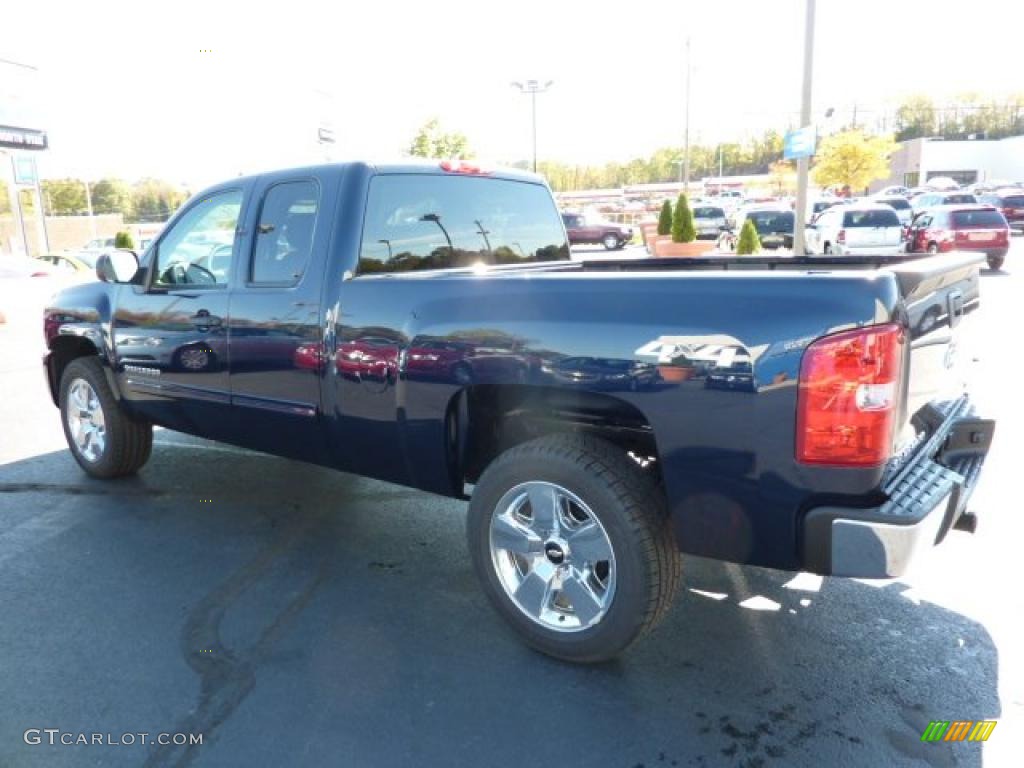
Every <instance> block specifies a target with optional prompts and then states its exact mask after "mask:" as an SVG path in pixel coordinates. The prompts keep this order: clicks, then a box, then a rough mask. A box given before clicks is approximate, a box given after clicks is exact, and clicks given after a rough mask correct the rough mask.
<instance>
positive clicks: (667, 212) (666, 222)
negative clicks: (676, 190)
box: [658, 200, 672, 235]
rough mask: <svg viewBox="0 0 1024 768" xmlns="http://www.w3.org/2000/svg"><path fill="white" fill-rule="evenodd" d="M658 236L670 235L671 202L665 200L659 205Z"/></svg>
mask: <svg viewBox="0 0 1024 768" xmlns="http://www.w3.org/2000/svg"><path fill="white" fill-rule="evenodd" d="M658 234H659V235H670V234H672V201H671V200H666V201H665V202H664V203H662V204H661V215H660V216H658Z"/></svg>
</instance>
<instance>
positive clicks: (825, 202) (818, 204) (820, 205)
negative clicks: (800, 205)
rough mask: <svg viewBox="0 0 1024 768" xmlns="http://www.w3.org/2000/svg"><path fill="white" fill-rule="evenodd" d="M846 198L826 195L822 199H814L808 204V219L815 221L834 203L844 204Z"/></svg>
mask: <svg viewBox="0 0 1024 768" xmlns="http://www.w3.org/2000/svg"><path fill="white" fill-rule="evenodd" d="M844 202H845V200H844V199H843V198H841V197H826V198H823V199H821V200H812V201H809V202H808V204H807V214H808V215H807V220H808V221H814V220H815V218H816V217H817V216H819V215H820V214H821V212H822V211H827V210H828V209H829V208H831V207H832V206H834V205H842V204H843V203H844Z"/></svg>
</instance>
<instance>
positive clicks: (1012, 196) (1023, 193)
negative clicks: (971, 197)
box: [978, 187, 1024, 229]
mask: <svg viewBox="0 0 1024 768" xmlns="http://www.w3.org/2000/svg"><path fill="white" fill-rule="evenodd" d="M978 202H979V203H984V204H985V205H991V206H992V207H994V208H998V209H999V210H1000V211H1001V212H1002V214H1003V216H1004V217H1005V218H1006V221H1007V223H1008V224H1009V225H1010V228H1011V229H1024V189H1021V188H1019V187H1004V188H1002V189H999V190H996V191H995V192H992V193H989V194H985V195H982V196H981V197H980V198H978Z"/></svg>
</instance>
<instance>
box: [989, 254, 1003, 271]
mask: <svg viewBox="0 0 1024 768" xmlns="http://www.w3.org/2000/svg"><path fill="white" fill-rule="evenodd" d="M1005 261H1006V257H1005V256H989V257H988V268H989V269H991V270H993V271H999V270H1000V269H1002V268H1003V262H1005Z"/></svg>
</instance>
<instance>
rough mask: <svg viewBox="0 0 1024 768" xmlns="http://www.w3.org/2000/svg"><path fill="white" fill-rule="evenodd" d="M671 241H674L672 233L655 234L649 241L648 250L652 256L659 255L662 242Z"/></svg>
mask: <svg viewBox="0 0 1024 768" xmlns="http://www.w3.org/2000/svg"><path fill="white" fill-rule="evenodd" d="M671 242H672V236H671V235H658V234H655V235H653V236H652V237H651V238H650V239H649V240H648V241H647V251H648V252H649V253H650V254H651V256H657V255H658V248H659V247H661V244H662V243H671Z"/></svg>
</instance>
